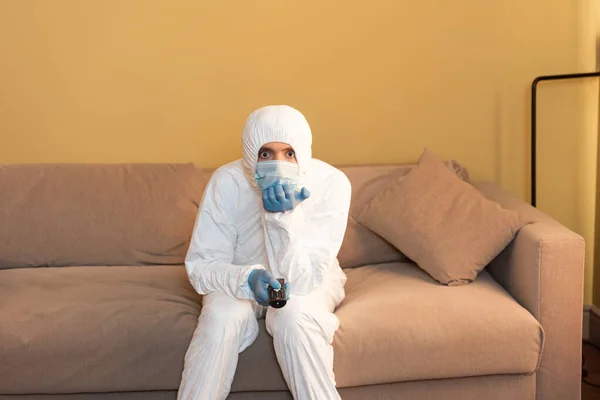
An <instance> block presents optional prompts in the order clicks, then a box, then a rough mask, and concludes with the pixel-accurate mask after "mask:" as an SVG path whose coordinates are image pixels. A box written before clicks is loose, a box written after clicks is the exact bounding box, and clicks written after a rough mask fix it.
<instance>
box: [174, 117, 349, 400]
mask: <svg viewBox="0 0 600 400" xmlns="http://www.w3.org/2000/svg"><path fill="white" fill-rule="evenodd" d="M242 144H243V158H242V159H240V160H237V161H234V162H231V163H229V164H226V165H224V166H222V167H220V168H218V169H217V170H216V171H215V172H214V173H213V175H212V176H211V178H210V181H209V183H208V185H207V187H206V189H205V193H204V196H203V199H202V204H201V206H200V209H199V211H198V216H197V220H196V224H195V227H194V232H193V234H192V239H191V244H190V248H189V250H188V254H187V256H186V261H185V264H186V269H187V273H188V276H189V279H190V282H191V283H192V285H193V287H194V288H195V289H196V291H197V292H198V293H199V294H201V295H205V296H204V298H203V307H202V311H201V314H200V318H199V319H198V327H197V328H196V330H195V332H194V335H193V338H192V341H191V344H190V347H189V349H188V351H187V354H186V357H185V367H184V371H183V376H182V381H181V385H180V388H179V393H178V399H180V400H212V399H225V398H226V397H227V396H228V394H229V392H230V389H231V384H232V381H233V377H234V373H235V370H236V367H237V361H238V354H239V353H241V352H242V351H244V350H245V349H246V348H247V347H248V346H250V345H251V344H252V343H253V342H254V340H255V339H256V337H257V336H258V332H259V328H258V322H257V318H261V317H264V316H265V313H266V327H267V331H268V332H269V334H270V335H271V336H272V337H273V344H274V347H275V353H276V355H277V360H278V362H279V365H280V367H281V370H282V373H283V376H284V378H285V381H286V382H287V385H288V387H289V389H290V391H291V393H292V395H293V396H294V398H295V399H302V400H305V399H315V400H317V399H318V400H329V399H339V398H340V396H339V394H338V393H337V390H336V382H335V376H334V373H333V347H332V342H333V337H334V334H335V331H336V330H337V329H338V327H339V321H338V319H337V317H336V316H335V314H334V313H333V312H334V310H335V308H336V307H337V306H338V305H339V304H340V303H341V302H342V300H343V299H344V285H345V283H346V276H345V274H344V272H343V271H342V269H341V268H340V266H339V263H338V261H337V254H338V251H339V249H340V246H341V244H342V240H343V237H344V233H345V230H346V224H347V219H348V211H349V207H350V197H351V193H350V192H351V187H350V182H349V181H348V178H347V177H346V176H345V175H344V174H343V173H342V172H341V171H340V170H338V169H336V168H334V167H333V166H331V165H329V164H327V163H325V162H323V161H320V160H317V159H313V158H312V152H311V145H312V134H311V129H310V127H309V125H308V122H307V121H306V119H305V118H304V116H303V115H302V114H301V113H300V112H299V111H297V110H295V109H294V108H292V107H289V106H266V107H263V108H260V109H258V110H256V111H254V112H253V113H252V114H251V115H250V116H249V117H248V120H247V121H246V125H245V128H244V132H243V135H242ZM276 278H284V279H285V281H286V289H287V292H288V296H289V297H288V301H287V304H286V305H285V306H284V307H283V308H272V307H268V294H267V286H268V285H269V284H270V285H271V286H272V287H274V288H279V287H280V284H279V282H278V281H277V280H276ZM257 367H259V368H260V366H257Z"/></svg>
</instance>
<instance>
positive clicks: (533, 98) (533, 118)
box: [531, 71, 600, 207]
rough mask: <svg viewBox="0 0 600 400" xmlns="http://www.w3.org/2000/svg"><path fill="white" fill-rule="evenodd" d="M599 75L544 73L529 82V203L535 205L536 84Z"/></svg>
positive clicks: (598, 72)
mask: <svg viewBox="0 0 600 400" xmlns="http://www.w3.org/2000/svg"><path fill="white" fill-rule="evenodd" d="M598 76H600V71H597V72H585V73H580V74H563V75H544V76H538V77H537V78H535V79H534V80H533V83H532V84H531V205H532V206H534V207H535V206H536V189H537V187H536V184H537V178H536V175H537V174H536V162H537V157H536V153H537V152H536V147H537V132H536V128H537V126H536V117H537V115H536V111H537V104H536V102H537V85H538V83H539V82H542V81H558V80H564V79H579V78H593V77H598Z"/></svg>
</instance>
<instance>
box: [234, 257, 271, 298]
mask: <svg viewBox="0 0 600 400" xmlns="http://www.w3.org/2000/svg"><path fill="white" fill-rule="evenodd" d="M255 269H265V267H263V266H262V265H260V264H257V265H251V266H249V267H248V269H247V271H246V272H244V274H243V275H242V284H241V285H240V292H241V298H242V299H244V300H254V292H253V291H252V288H251V287H250V283H248V278H249V277H250V274H251V273H252V271H254V270H255Z"/></svg>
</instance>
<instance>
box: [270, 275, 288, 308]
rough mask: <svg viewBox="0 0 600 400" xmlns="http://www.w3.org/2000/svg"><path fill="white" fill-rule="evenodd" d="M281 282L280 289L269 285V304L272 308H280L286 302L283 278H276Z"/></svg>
mask: <svg viewBox="0 0 600 400" xmlns="http://www.w3.org/2000/svg"><path fill="white" fill-rule="evenodd" d="M277 280H278V281H279V283H280V284H281V289H273V288H272V287H271V286H270V285H269V305H270V306H271V307H273V308H281V307H283V306H285V304H286V303H287V293H286V292H285V279H282V278H280V279H277Z"/></svg>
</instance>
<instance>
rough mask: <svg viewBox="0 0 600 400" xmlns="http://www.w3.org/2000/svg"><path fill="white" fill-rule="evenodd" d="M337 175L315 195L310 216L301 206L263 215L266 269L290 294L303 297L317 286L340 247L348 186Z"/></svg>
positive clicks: (347, 181) (341, 175) (346, 181)
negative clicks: (316, 198) (267, 264)
mask: <svg viewBox="0 0 600 400" xmlns="http://www.w3.org/2000/svg"><path fill="white" fill-rule="evenodd" d="M338 172H339V173H338V174H335V175H334V176H333V177H332V178H331V181H330V182H328V184H327V185H325V187H326V191H325V192H324V193H319V194H315V195H317V196H318V197H319V199H318V201H317V202H316V203H315V204H314V205H312V206H311V207H310V209H311V211H310V215H307V214H305V211H304V209H303V207H301V206H298V207H296V208H295V209H294V210H292V211H288V212H286V213H268V212H264V213H263V218H262V221H263V230H264V234H265V246H266V250H267V256H268V258H269V265H270V267H271V269H272V270H273V272H274V274H275V275H278V276H275V278H281V277H283V278H285V279H286V281H287V282H289V283H290V293H291V294H299V295H304V294H307V293H310V292H311V291H313V290H314V289H316V288H317V287H318V286H320V285H321V283H322V282H323V278H324V276H325V274H326V273H327V271H328V270H329V269H330V268H331V266H332V264H333V263H334V262H335V260H336V258H337V255H338V252H339V250H340V247H341V246H342V241H343V239H344V234H345V232H346V226H347V223H348V213H349V209H350V198H351V186H350V181H349V180H348V178H347V177H346V176H345V175H344V174H343V173H342V172H341V171H338ZM309 200H310V199H309ZM309 200H306V201H309Z"/></svg>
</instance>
